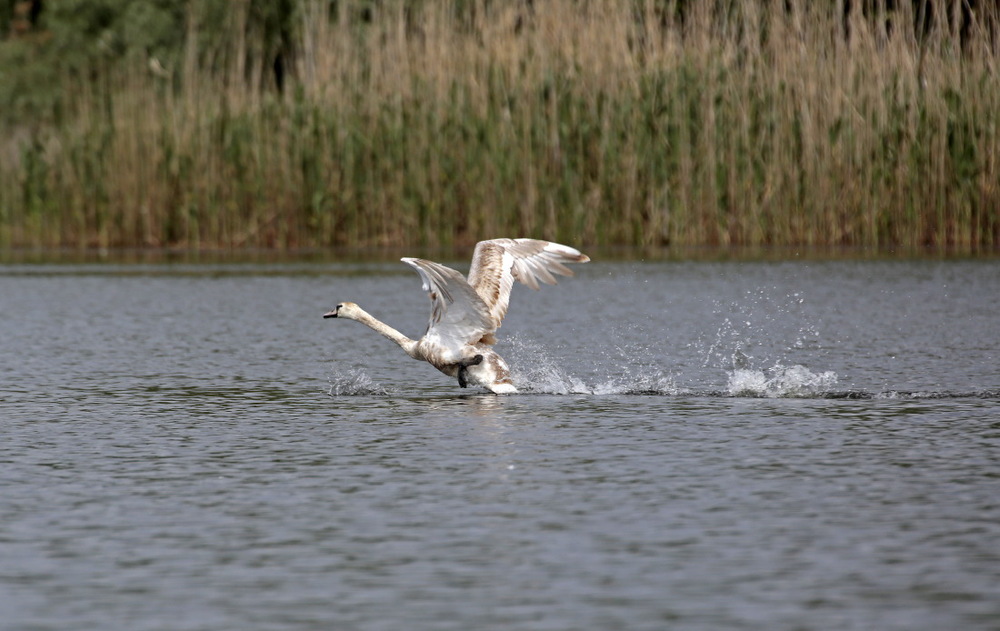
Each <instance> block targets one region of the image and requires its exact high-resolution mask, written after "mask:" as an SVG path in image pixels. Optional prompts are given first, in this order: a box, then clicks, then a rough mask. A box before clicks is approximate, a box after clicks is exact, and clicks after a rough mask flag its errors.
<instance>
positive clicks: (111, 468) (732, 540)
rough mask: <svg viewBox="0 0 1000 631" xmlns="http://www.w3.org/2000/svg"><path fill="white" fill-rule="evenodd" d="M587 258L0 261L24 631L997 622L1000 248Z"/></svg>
mask: <svg viewBox="0 0 1000 631" xmlns="http://www.w3.org/2000/svg"><path fill="white" fill-rule="evenodd" d="M455 266H456V267H458V268H459V269H461V270H462V271H463V272H464V271H465V267H467V264H465V265H463V264H461V263H456V264H455ZM575 270H576V271H577V275H576V277H575V278H571V279H565V280H562V281H561V282H560V284H559V285H557V286H555V287H543V288H542V290H541V291H539V292H533V291H531V290H529V289H527V288H525V287H523V286H518V287H516V288H515V291H514V294H513V297H512V300H511V308H510V312H509V314H508V317H507V320H506V321H505V323H504V326H503V328H502V329H500V332H499V333H500V336H499V337H500V341H499V343H498V345H497V350H498V351H499V352H500V353H501V354H502V355H504V356H505V357H506V358H507V360H508V361H509V362H510V364H511V366H512V368H513V370H514V373H515V381H516V382H517V383H518V385H519V386H520V388H521V389H522V393H521V394H518V395H509V396H495V395H491V394H487V393H484V392H483V391H480V390H476V389H473V388H470V389H467V390H462V389H460V388H459V387H458V385H457V383H456V382H455V380H453V379H449V378H447V377H445V376H444V375H442V374H440V373H439V372H437V371H436V370H434V369H433V368H432V367H430V366H429V365H427V364H423V363H419V362H415V361H413V360H412V359H410V358H408V357H406V356H405V354H403V352H402V351H401V350H400V349H399V348H397V347H396V346H395V345H393V344H392V343H390V342H389V341H387V340H385V339H383V338H382V337H380V336H378V335H377V334H375V333H374V332H372V331H370V330H369V329H367V328H366V327H364V326H362V325H360V324H358V323H356V322H350V321H344V320H324V319H323V318H322V317H321V316H322V314H323V313H324V312H325V311H326V310H328V309H330V308H331V307H333V306H334V305H335V304H336V303H337V302H339V301H344V300H351V301H355V302H358V303H359V304H361V305H362V306H363V307H364V308H366V309H367V310H368V311H370V312H371V313H372V314H374V315H375V316H377V317H379V318H381V319H382V320H384V321H386V322H388V323H389V324H392V325H393V326H395V327H396V328H398V329H400V330H401V331H403V332H404V333H406V334H408V335H411V336H414V337H416V336H419V335H420V334H421V333H422V332H423V330H424V328H425V326H426V321H427V316H428V305H429V303H428V300H427V296H426V294H424V293H423V292H422V291H421V289H420V280H419V278H418V277H417V275H416V274H414V273H413V272H412V271H411V270H410V269H409V268H407V267H406V266H404V265H402V264H400V263H397V262H390V263H323V262H304V261H303V262H295V261H287V262H280V263H214V264H196V263H174V264H168V263H163V264H158V263H149V264H129V265H125V264H114V263H103V264H50V265H46V264H6V265H0V358H2V360H0V409H2V412H3V414H2V417H3V424H2V429H0V431H2V434H0V435H2V441H0V466H2V469H0V470H2V472H3V474H2V483H0V485H2V493H0V559H2V560H3V562H2V564H0V611H2V612H3V613H2V616H0V618H2V620H3V622H0V627H2V628H3V629H4V630H15V629H16V630H29V629H30V630H34V631H40V630H50V629H51V630H57V629H59V630H62V629H70V628H72V629H102V630H104V629H131V630H134V631H138V630H156V629H164V630H166V629H169V630H199V629H205V630H208V629H282V630H286V629H355V630H383V629H384V630H387V631H388V630H395V629H434V630H447V629H454V630H468V629H532V630H537V629H551V630H570V629H602V630H603V629H629V630H636V629H699V630H700V629H704V630H706V631H708V630H718V629H748V630H749V629H759V630H761V631H764V630H773V629H880V630H883V631H884V630H891V629H899V630H904V629H905V630H908V631H911V630H913V629H928V630H930V629H935V630H936V629H945V628H954V629H957V628H961V629H983V630H986V629H998V628H1000V589H998V586H1000V545H998V542H1000V316H998V312H1000V261H997V260H955V261H949V260H934V261H904V260H850V261H793V262H729V261H726V262H649V263H644V262H601V261H595V262H592V263H589V264H587V265H584V266H577V267H575Z"/></svg>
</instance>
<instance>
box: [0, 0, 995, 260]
mask: <svg viewBox="0 0 1000 631" xmlns="http://www.w3.org/2000/svg"><path fill="white" fill-rule="evenodd" d="M327 4H328V3H325V2H309V3H307V4H305V5H304V8H303V21H302V25H303V26H302V29H301V33H300V41H299V55H298V58H297V60H296V74H297V78H296V80H295V81H294V82H293V83H292V85H291V87H290V88H288V89H287V90H286V93H285V94H284V95H278V94H277V93H276V92H274V91H273V90H269V89H267V88H266V87H261V85H260V84H261V83H262V82H264V81H265V80H266V77H267V73H266V72H265V68H266V60H264V59H262V58H260V57H259V56H255V55H254V54H253V51H252V50H247V49H248V44H247V43H246V42H245V41H241V39H240V38H237V37H234V38H231V39H232V40H233V41H234V42H236V43H235V44H233V46H234V47H238V50H235V51H234V50H229V51H228V56H227V57H226V58H227V59H229V60H231V61H229V62H228V63H227V64H224V65H225V67H226V70H225V71H215V72H210V71H208V70H206V69H204V68H202V67H201V66H200V64H199V62H198V60H199V59H200V55H199V51H198V50H195V45H194V43H193V42H194V41H195V40H196V38H194V37H191V38H190V42H191V43H190V44H189V50H188V54H187V55H186V61H185V62H184V63H183V66H184V67H183V68H177V69H172V75H173V76H172V77H171V78H166V79H164V78H162V77H160V76H157V75H155V74H153V73H151V72H149V70H148V69H147V68H146V67H144V66H138V65H132V66H127V65H123V66H122V67H119V68H116V69H114V70H113V71H110V72H108V73H107V74H106V77H107V78H106V80H105V81H103V82H101V83H99V84H96V85H95V84H89V83H79V82H75V83H74V82H73V81H71V80H70V79H69V78H67V84H66V89H67V90H70V91H72V94H73V97H74V98H73V101H74V103H75V104H76V107H75V111H74V113H73V115H72V116H68V117H67V121H66V122H64V123H63V124H62V125H60V126H58V127H52V126H39V127H37V128H34V129H32V130H31V131H30V133H27V134H26V133H24V130H23V129H21V130H15V131H18V133H17V134H13V133H12V134H9V135H8V136H9V137H10V138H15V137H16V138H19V140H18V141H17V142H16V143H15V142H14V141H13V140H10V141H8V142H7V148H6V149H5V152H6V153H7V154H9V155H12V156H13V158H14V159H11V160H7V159H5V160H4V161H3V164H2V166H0V213H2V220H3V221H2V227H0V244H2V245H6V246H25V245H37V246H53V245H60V246H81V247H87V246H103V247H116V246H167V245H179V246H184V247H240V246H256V247H261V246H263V247H279V248H291V247H316V246H320V247H322V246H330V245H334V246H336V245H350V246H353V247H359V246H376V245H381V246H406V245H422V246H453V245H459V246H460V245H466V244H468V243H470V242H474V241H476V240H478V239H480V238H485V237H493V236H498V235H532V236H544V237H548V238H553V239H559V240H563V241H567V242H572V243H581V244H605V245H607V244H628V245H650V244H652V245H658V244H671V245H734V246H735V245H740V246H760V245H793V244H794V245H803V246H831V245H833V246H838V245H848V246H863V247H874V248H885V247H913V248H916V247H922V246H928V245H930V246H938V247H950V248H957V249H962V250H966V251H979V250H984V249H996V248H997V246H998V244H1000V184H998V183H1000V173H998V166H997V159H998V156H1000V130H998V124H1000V81H998V80H997V62H998V54H997V53H998V51H997V46H998V43H997V41H998V38H1000V34H998V33H996V32H992V33H991V32H990V31H989V29H987V28H985V27H981V28H978V29H977V28H974V29H973V30H972V31H971V35H970V38H969V39H968V40H967V41H966V42H965V44H964V46H962V45H961V44H960V42H959V38H958V37H957V36H956V35H955V34H954V32H953V31H954V28H953V26H952V25H948V24H943V23H939V24H936V25H935V26H934V27H933V28H932V29H931V31H930V32H929V33H928V34H927V36H926V37H921V38H918V37H917V36H916V35H915V31H914V30H912V29H910V28H907V27H905V26H896V27H895V28H893V29H892V30H891V31H887V30H886V29H885V27H884V22H883V21H881V20H872V19H867V18H865V17H864V16H861V15H860V14H858V13H854V14H851V15H850V16H848V17H847V24H846V28H845V22H844V20H843V19H842V15H841V12H840V9H839V8H833V9H831V8H830V7H827V6H825V3H814V2H805V1H799V2H792V3H791V5H792V10H791V11H785V10H783V9H782V8H781V6H782V4H783V3H780V2H764V1H759V2H753V1H748V2H741V3H733V8H732V9H731V10H730V11H728V12H726V13H720V12H717V11H713V10H710V9H707V8H705V7H709V6H710V5H711V4H712V3H693V4H694V6H695V7H697V8H694V9H692V11H691V12H690V13H689V14H688V15H687V16H686V19H685V20H684V21H683V23H682V22H681V21H680V20H679V19H677V18H676V16H675V15H674V14H672V13H671V12H669V11H667V12H664V11H663V10H662V9H663V6H662V5H664V4H667V5H669V4H670V3H663V2H653V1H652V0H647V1H646V2H641V1H639V2H632V3H627V2H615V1H611V0H595V1H594V2H587V3H579V2H572V1H570V0H547V1H546V2H535V3H533V9H528V8H525V7H522V6H521V5H520V4H517V5H514V6H511V3H495V2H486V1H485V0H478V1H473V0H469V1H467V2H457V1H456V2H450V3H449V2H430V1H427V2H424V3H414V5H415V6H411V8H410V9H409V10H407V11H404V10H403V9H402V8H401V5H402V4H403V3H388V2H387V3H383V4H382V5H378V6H381V7H384V9H383V10H382V11H381V12H380V13H377V14H376V15H375V16H374V19H373V20H372V21H370V22H363V21H360V20H358V19H356V15H355V12H353V9H352V5H351V3H348V2H342V3H338V6H340V7H341V9H340V11H341V14H339V15H333V16H329V19H326V16H325V15H323V11H324V9H322V7H325V6H327ZM720 4H726V3H720ZM834 4H835V5H836V4H839V3H834ZM902 4H907V3H902ZM940 4H941V6H944V2H943V0H942V2H941V3H940ZM821 5H822V8H820V7H821ZM236 6H242V5H236ZM913 17H914V16H911V15H909V14H907V13H906V11H903V12H902V13H900V14H899V15H896V16H895V17H894V19H895V20H896V23H897V24H898V25H906V24H911V23H913ZM193 18H194V19H192V20H191V25H192V26H191V28H192V30H193V29H195V28H197V26H196V25H197V19H196V18H197V16H193ZM233 23H234V25H239V24H240V19H239V15H236V16H235V17H234V19H233ZM996 23H997V22H996V20H994V21H992V22H990V24H994V25H995V24H996ZM234 28H236V27H235V26H234ZM245 77H252V78H253V79H252V80H246V79H245ZM262 77H263V78H264V79H262Z"/></svg>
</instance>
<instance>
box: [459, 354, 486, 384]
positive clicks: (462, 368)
mask: <svg viewBox="0 0 1000 631" xmlns="http://www.w3.org/2000/svg"><path fill="white" fill-rule="evenodd" d="M481 363H483V356H482V355H476V356H475V357H473V358H471V359H463V360H462V361H460V362H458V386H459V387H460V388H468V387H469V380H468V378H467V377H466V374H467V371H468V369H469V366H478V365H479V364H481Z"/></svg>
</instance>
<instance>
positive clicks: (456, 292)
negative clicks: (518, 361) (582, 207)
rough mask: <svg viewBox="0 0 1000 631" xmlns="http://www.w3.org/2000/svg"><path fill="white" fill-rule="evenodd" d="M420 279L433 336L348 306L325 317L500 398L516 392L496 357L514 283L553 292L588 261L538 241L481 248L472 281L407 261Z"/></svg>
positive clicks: (496, 242) (441, 268)
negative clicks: (354, 325)
mask: <svg viewBox="0 0 1000 631" xmlns="http://www.w3.org/2000/svg"><path fill="white" fill-rule="evenodd" d="M401 260H402V261H403V262H404V263H406V264H407V265H409V266H410V267H412V268H413V269H415V270H416V271H417V273H418V274H420V278H421V280H422V281H423V288H424V291H426V292H427V294H428V295H429V296H430V299H431V316H430V321H429V322H428V324H427V331H426V333H424V335H423V337H421V338H420V339H419V340H413V339H410V338H408V337H406V336H405V335H403V334H402V333H400V332H399V331H397V330H396V329H394V328H392V327H391V326H389V325H387V324H385V323H384V322H381V321H379V320H378V319H376V318H375V317H374V316H372V315H371V314H369V313H368V312H367V311H365V310H364V309H362V308H361V307H359V306H358V305H356V304H355V303H353V302H342V303H340V304H338V305H337V306H336V307H335V308H334V309H332V310H331V311H328V312H327V313H325V314H324V315H323V317H324V318H347V319H349V320H356V321H358V322H360V323H362V324H364V325H366V326H368V327H369V328H371V329H373V330H374V331H376V332H378V333H380V334H381V335H383V336H385V337H387V338H389V339H390V340H392V341H393V342H395V343H396V344H398V345H399V346H400V348H402V349H403V350H404V351H405V352H406V354H407V355H409V356H410V357H412V358H414V359H419V360H423V361H426V362H428V363H430V364H431V365H432V366H434V367H435V368H437V369H438V370H440V371H441V372H443V373H444V374H446V375H448V376H449V377H455V378H457V379H458V384H459V385H460V386H461V387H463V388H465V387H466V386H467V385H469V384H473V385H478V386H482V387H484V388H486V389H488V390H490V391H492V392H495V393H497V394H508V393H514V392H517V388H516V387H515V386H514V382H513V381H512V380H511V377H510V368H509V367H508V366H507V362H505V361H504V359H503V358H502V357H501V356H500V355H498V354H497V353H496V351H494V350H493V348H492V346H493V344H494V343H496V337H495V334H496V330H497V329H498V328H500V325H501V323H502V322H503V318H504V316H505V315H506V314H507V305H508V303H509V302H510V292H511V289H512V288H513V286H514V281H520V282H522V283H524V284H525V285H527V286H528V287H531V288H532V289H538V288H539V284H538V283H539V281H541V282H542V283H545V284H548V285H554V284H555V283H556V279H555V276H554V275H561V276H572V275H573V271H572V270H570V269H569V268H568V267H566V265H565V264H566V263H586V262H587V261H589V260H590V257H588V256H587V255H586V254H581V253H580V252H579V250H576V249H574V248H571V247H568V246H565V245H560V244H558V243H551V242H549V241H540V240H537V239H491V240H489V241H480V242H479V243H477V244H476V249H475V251H474V253H473V255H472V266H471V267H470V269H469V277H468V278H466V277H464V276H462V275H461V274H460V273H459V272H457V271H455V270H453V269H451V268H450V267H445V266H444V265H441V264H439V263H435V262H433V261H427V260H424V259H417V258H403V259H401Z"/></svg>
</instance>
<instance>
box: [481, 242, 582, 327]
mask: <svg viewBox="0 0 1000 631" xmlns="http://www.w3.org/2000/svg"><path fill="white" fill-rule="evenodd" d="M589 260H590V257H589V256H587V255H586V254H581V253H580V251H579V250H576V249H574V248H571V247H568V246H565V245H560V244H558V243H552V242H550V241H539V240H537V239H492V240H490V241H480V242H479V243H477V244H476V251H475V252H474V253H473V255H472V267H471V268H470V269H469V285H470V286H471V287H472V288H473V289H474V290H475V292H476V293H477V294H479V297H480V298H482V300H483V302H484V303H485V304H486V308H487V309H488V310H489V315H490V318H491V319H492V322H493V327H494V328H497V327H499V326H500V323H501V322H503V318H504V316H505V315H507V304H508V303H509V302H510V291H511V289H512V288H513V286H514V281H515V280H519V281H521V282H522V283H524V284H525V285H527V286H528V287H531V288H532V289H538V281H541V282H543V283H545V284H547V285H555V284H556V279H555V276H553V274H559V275H561V276H572V275H573V271H572V270H571V269H569V268H568V267H566V265H565V264H566V263H586V262H587V261H589Z"/></svg>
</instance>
